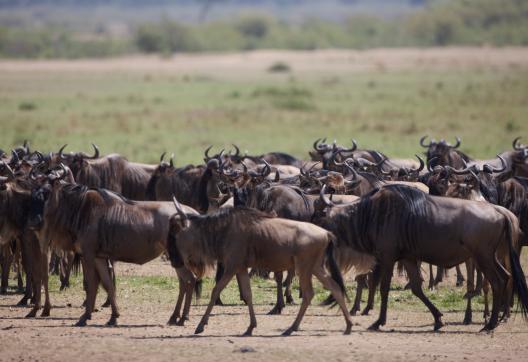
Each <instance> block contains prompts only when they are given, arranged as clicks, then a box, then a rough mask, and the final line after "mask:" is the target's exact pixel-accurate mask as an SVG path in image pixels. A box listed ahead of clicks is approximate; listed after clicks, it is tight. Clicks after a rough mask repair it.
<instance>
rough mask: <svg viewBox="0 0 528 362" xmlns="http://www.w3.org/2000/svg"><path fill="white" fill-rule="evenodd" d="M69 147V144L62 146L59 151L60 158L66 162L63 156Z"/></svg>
mask: <svg viewBox="0 0 528 362" xmlns="http://www.w3.org/2000/svg"><path fill="white" fill-rule="evenodd" d="M67 146H68V144H65V145H64V146H62V147H61V148H60V150H59V158H60V159H61V160H64V155H63V154H62V153H63V152H64V149H65V148H66V147H67Z"/></svg>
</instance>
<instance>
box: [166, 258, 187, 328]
mask: <svg viewBox="0 0 528 362" xmlns="http://www.w3.org/2000/svg"><path fill="white" fill-rule="evenodd" d="M180 269H183V268H177V269H176V273H177V274H178V299H177V300H176V306H175V307H174V312H172V315H171V316H170V318H169V321H168V322H167V324H168V325H170V326H175V325H176V323H177V322H178V318H180V309H181V305H182V303H183V298H184V296H185V293H187V289H188V287H187V285H186V283H185V281H184V280H183V278H182V277H181V275H180V272H179V270H180Z"/></svg>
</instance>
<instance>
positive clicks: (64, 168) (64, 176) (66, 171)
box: [59, 162, 68, 180]
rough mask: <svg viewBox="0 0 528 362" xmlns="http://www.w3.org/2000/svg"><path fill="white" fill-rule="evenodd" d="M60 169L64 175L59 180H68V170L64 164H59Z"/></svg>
mask: <svg viewBox="0 0 528 362" xmlns="http://www.w3.org/2000/svg"><path fill="white" fill-rule="evenodd" d="M59 167H60V168H61V170H62V175H61V176H60V177H59V180H62V179H64V178H66V176H68V170H67V169H66V167H65V166H64V164H63V163H62V162H61V163H60V164H59Z"/></svg>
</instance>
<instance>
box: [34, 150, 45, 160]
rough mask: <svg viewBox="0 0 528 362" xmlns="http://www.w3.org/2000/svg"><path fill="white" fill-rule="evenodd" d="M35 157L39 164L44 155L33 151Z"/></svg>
mask: <svg viewBox="0 0 528 362" xmlns="http://www.w3.org/2000/svg"><path fill="white" fill-rule="evenodd" d="M35 155H37V160H38V162H39V163H40V162H42V161H44V155H43V154H42V153H40V152H39V151H35Z"/></svg>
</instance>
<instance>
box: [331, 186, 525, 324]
mask: <svg viewBox="0 0 528 362" xmlns="http://www.w3.org/2000/svg"><path fill="white" fill-rule="evenodd" d="M327 213H328V214H327V216H326V218H325V220H323V225H325V227H327V228H328V229H329V230H332V231H333V232H334V234H335V235H336V237H337V238H338V239H339V240H340V241H341V240H344V241H346V242H348V243H350V245H351V247H354V248H356V249H357V250H358V251H361V252H365V253H369V254H371V255H374V256H376V259H377V261H378V265H379V267H380V277H381V287H380V291H381V311H380V316H379V318H378V320H377V321H376V322H374V323H373V324H372V325H371V327H370V329H371V330H377V329H378V328H379V327H380V326H382V325H385V322H386V317H387V302H388V295H389V287H390V282H391V279H392V273H393V269H394V264H395V263H396V262H397V261H399V260H401V261H402V262H403V263H404V265H405V267H406V269H407V273H408V276H409V278H410V282H411V289H412V291H413V293H414V294H415V295H416V296H417V297H418V298H419V299H420V300H421V301H422V302H423V303H424V304H425V305H426V306H427V307H428V308H429V310H430V312H431V313H432V315H433V317H434V320H435V323H434V329H435V330H437V329H439V328H441V327H442V326H443V323H442V320H441V316H442V314H441V313H440V311H439V310H438V309H437V308H436V307H435V306H434V305H433V304H432V303H431V301H430V300H429V299H428V298H427V297H426V296H425V294H424V293H423V291H422V286H421V284H422V280H421V277H420V270H419V266H418V262H419V261H425V262H427V263H430V264H434V265H440V266H444V267H453V266H455V265H457V264H460V263H462V262H464V261H466V260H468V259H469V258H472V259H473V260H474V262H475V263H476V264H477V265H478V267H479V269H480V270H481V271H482V273H483V274H484V276H485V277H486V278H487V279H488V281H489V282H490V284H491V288H492V291H493V308H492V313H491V317H490V319H489V321H488V322H487V323H486V324H485V326H484V329H483V330H492V329H494V328H495V327H496V326H497V323H498V315H499V310H500V309H501V308H503V307H504V306H505V305H506V303H509V299H508V293H507V284H508V281H509V280H510V279H509V278H510V275H509V273H508V272H507V271H506V270H505V268H504V266H503V265H502V264H500V263H499V261H498V260H502V259H501V258H498V257H497V253H499V254H501V255H505V256H507V257H508V258H509V262H510V264H511V268H512V269H511V277H512V281H513V292H514V293H515V294H516V295H517V296H518V299H519V301H520V304H521V309H522V311H523V314H524V315H528V287H527V286H526V280H525V278H524V272H523V271H522V268H521V264H520V261H519V255H518V253H517V251H516V249H517V248H518V245H517V244H518V238H519V225H518V221H517V218H516V217H515V216H514V215H513V214H512V213H511V212H510V211H508V210H506V209H505V208H502V207H500V206H495V205H491V204H487V203H482V202H477V201H466V200H459V199H452V198H445V197H436V196H430V195H427V194H425V193H423V192H421V191H418V190H416V189H413V188H410V187H406V186H402V185H390V186H385V187H383V188H381V189H377V190H374V191H372V192H371V193H370V194H368V195H365V196H364V197H362V198H361V200H360V201H359V202H357V203H355V204H353V205H351V206H347V207H341V208H338V207H336V208H330V209H329V210H328V211H327ZM376 284H377V283H376Z"/></svg>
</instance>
